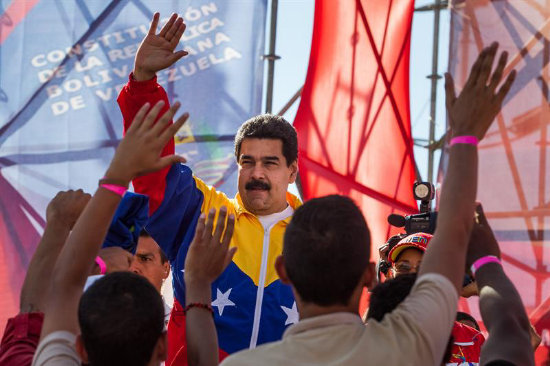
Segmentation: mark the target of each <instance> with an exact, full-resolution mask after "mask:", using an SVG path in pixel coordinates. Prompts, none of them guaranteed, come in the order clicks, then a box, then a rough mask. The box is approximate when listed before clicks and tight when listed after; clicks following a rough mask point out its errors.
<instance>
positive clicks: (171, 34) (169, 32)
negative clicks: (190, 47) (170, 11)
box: [164, 18, 183, 43]
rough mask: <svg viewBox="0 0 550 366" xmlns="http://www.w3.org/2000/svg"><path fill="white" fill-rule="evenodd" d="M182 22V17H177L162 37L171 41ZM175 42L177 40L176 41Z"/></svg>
mask: <svg viewBox="0 0 550 366" xmlns="http://www.w3.org/2000/svg"><path fill="white" fill-rule="evenodd" d="M182 24H183V19H182V18H177V20H176V21H175V22H174V24H172V26H171V27H170V28H169V29H168V30H167V31H166V34H165V35H164V38H165V39H166V40H167V41H168V42H171V41H172V38H174V35H175V34H176V33H177V31H178V28H179V27H180V26H181V25H182ZM176 43H177V42H176Z"/></svg>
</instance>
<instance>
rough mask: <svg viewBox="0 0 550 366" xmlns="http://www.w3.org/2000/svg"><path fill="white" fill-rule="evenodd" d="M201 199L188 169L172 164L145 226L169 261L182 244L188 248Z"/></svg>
mask: <svg viewBox="0 0 550 366" xmlns="http://www.w3.org/2000/svg"><path fill="white" fill-rule="evenodd" d="M203 200H204V195H203V193H202V192H201V191H200V190H199V189H198V188H197V185H196V183H195V179H194V178H193V174H192V172H191V169H189V167H187V166H186V165H183V164H174V165H173V166H172V167H171V168H170V171H169V172H168V174H167V175H166V189H165V191H164V198H163V200H162V203H161V205H160V207H159V208H158V209H157V210H156V211H155V212H154V213H153V215H152V216H151V217H150V219H149V222H148V223H147V226H146V230H147V232H148V233H149V234H150V235H151V236H152V237H153V239H155V241H156V242H157V243H158V245H159V246H160V247H161V249H162V250H163V251H164V253H165V254H166V256H167V257H168V259H169V260H170V262H172V261H174V260H175V259H176V257H177V255H178V251H179V249H180V247H181V246H182V244H184V243H185V244H187V245H188V244H189V243H190V242H191V240H192V239H193V236H194V234H195V226H196V224H197V220H198V218H199V215H200V212H201V206H202V203H203Z"/></svg>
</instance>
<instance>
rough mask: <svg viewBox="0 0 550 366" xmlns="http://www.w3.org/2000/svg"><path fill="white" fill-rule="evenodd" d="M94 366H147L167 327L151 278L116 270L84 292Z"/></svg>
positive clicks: (83, 314)
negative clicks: (149, 279)
mask: <svg viewBox="0 0 550 366" xmlns="http://www.w3.org/2000/svg"><path fill="white" fill-rule="evenodd" d="M78 321H79V323H80V329H81V332H82V341H83V343H84V348H85V349H86V352H87V354H88V358H89V361H90V364H91V365H102V366H110V365H113V366H114V365H139V366H141V365H143V366H145V365H147V363H148V362H149V361H150V359H151V356H152V355H153V350H154V348H155V345H156V344H157V342H158V340H159V338H160V336H161V335H162V333H163V329H164V304H163V302H162V299H161V297H160V295H159V293H158V291H157V290H156V289H155V288H154V287H153V285H151V284H150V283H149V281H148V280H147V279H145V278H144V277H142V276H138V275H136V274H134V273H131V272H114V273H111V274H108V275H106V276H104V277H103V278H100V279H99V280H97V281H96V282H94V284H93V285H92V286H90V287H89V288H88V290H86V292H84V294H83V295H82V297H81V298H80V304H79V307H78Z"/></svg>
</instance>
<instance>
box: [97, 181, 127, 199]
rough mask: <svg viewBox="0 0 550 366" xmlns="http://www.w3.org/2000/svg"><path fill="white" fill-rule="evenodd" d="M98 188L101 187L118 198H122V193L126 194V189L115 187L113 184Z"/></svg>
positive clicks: (102, 185) (101, 185)
mask: <svg viewBox="0 0 550 366" xmlns="http://www.w3.org/2000/svg"><path fill="white" fill-rule="evenodd" d="M99 186H100V187H103V188H105V189H108V190H109V191H111V192H113V193H116V194H118V195H119V196H120V197H122V196H124V193H126V188H125V187H122V186H117V185H115V184H105V183H104V184H100V185H99Z"/></svg>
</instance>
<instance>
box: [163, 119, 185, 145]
mask: <svg viewBox="0 0 550 366" xmlns="http://www.w3.org/2000/svg"><path fill="white" fill-rule="evenodd" d="M188 118H189V113H187V112H186V113H184V114H183V115H181V116H180V117H179V118H178V119H177V120H176V122H174V123H173V124H172V125H170V126H169V127H168V128H167V129H165V130H164V132H162V134H161V135H160V136H159V141H160V142H162V143H166V142H167V141H169V140H170V139H171V138H173V137H174V135H175V134H176V132H178V130H179V129H180V128H181V126H183V124H184V123H185V122H186V121H187V119H188Z"/></svg>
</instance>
